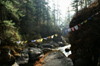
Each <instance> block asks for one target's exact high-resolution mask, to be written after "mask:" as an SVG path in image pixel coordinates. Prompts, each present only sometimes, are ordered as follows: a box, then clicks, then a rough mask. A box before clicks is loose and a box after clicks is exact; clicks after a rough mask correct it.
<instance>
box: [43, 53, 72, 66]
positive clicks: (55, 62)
mask: <svg viewBox="0 0 100 66" xmlns="http://www.w3.org/2000/svg"><path fill="white" fill-rule="evenodd" d="M43 63H45V64H44V65H43V66H73V63H72V60H71V59H70V58H68V57H65V56H64V54H63V53H62V52H60V51H55V52H51V53H49V54H48V55H47V56H46V57H45V58H44V61H43Z"/></svg>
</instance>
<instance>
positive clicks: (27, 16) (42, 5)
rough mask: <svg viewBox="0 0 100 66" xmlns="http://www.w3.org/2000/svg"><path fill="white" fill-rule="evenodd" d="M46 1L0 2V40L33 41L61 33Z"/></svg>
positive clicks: (1, 0)
mask: <svg viewBox="0 0 100 66" xmlns="http://www.w3.org/2000/svg"><path fill="white" fill-rule="evenodd" d="M48 9H50V7H49V6H48V2H46V1H45V0H0V38H1V39H6V38H9V39H10V40H32V39H38V38H41V37H46V36H48V35H52V34H55V33H61V31H60V29H59V27H58V26H57V24H56V23H55V21H54V20H55V19H54V18H53V13H52V12H50V11H49V10H48Z"/></svg>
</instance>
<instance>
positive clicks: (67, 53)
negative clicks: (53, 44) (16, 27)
mask: <svg viewBox="0 0 100 66" xmlns="http://www.w3.org/2000/svg"><path fill="white" fill-rule="evenodd" d="M70 47H71V45H67V46H64V47H59V48H57V49H56V50H60V51H61V52H62V53H64V55H65V56H66V57H68V55H70V54H71V51H69V52H66V51H65V49H66V48H68V49H70Z"/></svg>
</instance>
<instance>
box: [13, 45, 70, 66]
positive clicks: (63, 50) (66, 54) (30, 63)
mask: <svg viewBox="0 0 100 66" xmlns="http://www.w3.org/2000/svg"><path fill="white" fill-rule="evenodd" d="M70 47H71V45H67V46H64V47H58V48H56V49H54V50H60V51H61V52H62V53H63V54H64V55H65V56H66V57H68V55H70V54H71V51H69V52H66V51H65V49H66V48H68V49H70ZM27 65H28V66H33V62H28V63H27V64H22V65H20V66H27ZM12 66H19V65H18V64H17V63H16V62H15V64H14V65H12Z"/></svg>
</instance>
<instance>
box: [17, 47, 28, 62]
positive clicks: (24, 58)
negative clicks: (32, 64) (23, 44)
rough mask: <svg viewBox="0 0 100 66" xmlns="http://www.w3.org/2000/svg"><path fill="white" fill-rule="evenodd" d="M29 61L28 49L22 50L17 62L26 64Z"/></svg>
mask: <svg viewBox="0 0 100 66" xmlns="http://www.w3.org/2000/svg"><path fill="white" fill-rule="evenodd" d="M28 61H29V55H28V49H24V50H23V51H22V52H21V57H20V58H18V59H17V60H16V63H17V64H25V63H28Z"/></svg>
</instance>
